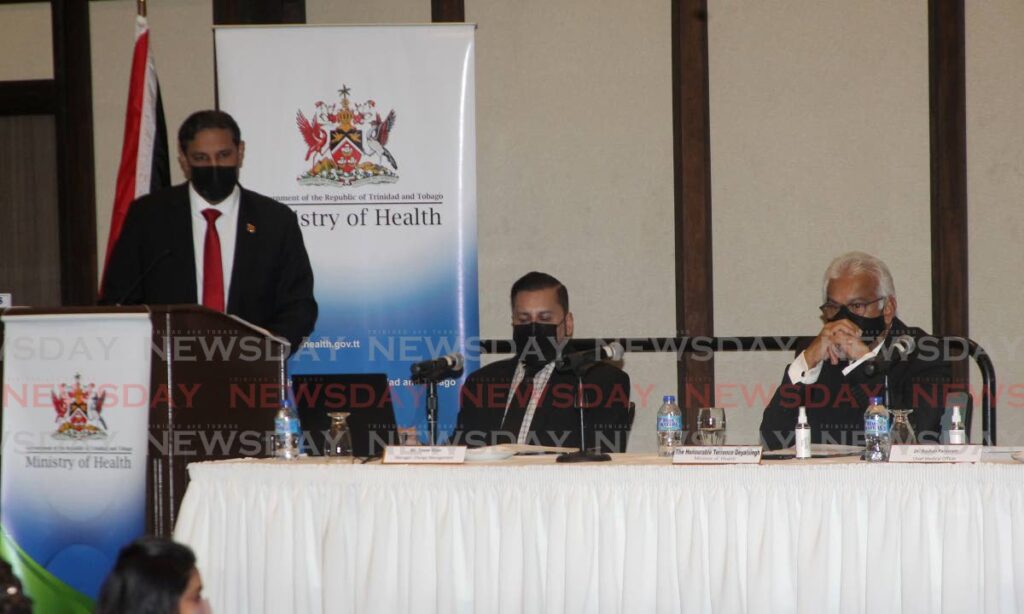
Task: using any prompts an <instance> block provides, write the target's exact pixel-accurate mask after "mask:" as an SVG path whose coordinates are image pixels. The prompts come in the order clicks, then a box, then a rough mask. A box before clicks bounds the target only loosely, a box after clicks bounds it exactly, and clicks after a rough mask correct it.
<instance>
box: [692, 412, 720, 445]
mask: <svg viewBox="0 0 1024 614" xmlns="http://www.w3.org/2000/svg"><path fill="white" fill-rule="evenodd" d="M697 444H698V445H702V446H723V445H725V409H723V408H721V407H701V408H700V409H699V410H698V411H697Z"/></svg>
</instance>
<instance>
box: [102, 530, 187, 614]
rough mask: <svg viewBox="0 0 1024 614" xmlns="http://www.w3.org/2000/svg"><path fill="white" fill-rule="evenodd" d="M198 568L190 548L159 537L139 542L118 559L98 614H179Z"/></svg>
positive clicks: (133, 544) (107, 580) (103, 594)
mask: <svg viewBox="0 0 1024 614" xmlns="http://www.w3.org/2000/svg"><path fill="white" fill-rule="evenodd" d="M195 567H196V556H195V555H194V554H192V550H191V549H189V547H188V546H183V545H182V544H179V543H177V542H173V541H171V540H169V539H162V538H159V537H143V538H140V539H137V540H135V541H133V542H132V543H130V544H128V545H127V546H125V547H124V548H122V549H121V553H120V554H119V555H118V556H117V563H115V564H114V569H113V570H111V572H110V575H108V576H107V579H106V580H104V581H103V587H102V588H100V596H99V599H98V600H97V601H96V610H95V614H172V613H175V612H177V611H178V602H179V600H180V599H181V596H182V594H183V593H184V592H185V588H186V587H187V586H188V581H189V579H190V578H191V576H192V570H193V569H195Z"/></svg>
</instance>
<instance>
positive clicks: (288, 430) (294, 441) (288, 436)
mask: <svg viewBox="0 0 1024 614" xmlns="http://www.w3.org/2000/svg"><path fill="white" fill-rule="evenodd" d="M301 434H302V429H301V427H300V426H299V415H298V413H297V412H296V411H295V406H294V405H292V402H291V400H290V399H289V398H288V396H285V398H284V399H282V400H281V409H279V410H277V414H276V415H275V416H274V456H276V457H277V458H283V459H285V460H294V459H296V458H298V457H299V439H300V437H301Z"/></svg>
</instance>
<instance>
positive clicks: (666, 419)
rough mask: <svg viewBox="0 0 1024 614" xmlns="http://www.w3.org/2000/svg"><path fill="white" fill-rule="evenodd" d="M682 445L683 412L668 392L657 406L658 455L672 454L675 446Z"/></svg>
mask: <svg viewBox="0 0 1024 614" xmlns="http://www.w3.org/2000/svg"><path fill="white" fill-rule="evenodd" d="M681 445H683V412H682V411H680V409H679V406H678V405H676V398H675V397H674V396H672V395H670V394H668V395H665V397H664V398H663V399H662V403H661V407H660V408H658V456H672V453H673V452H674V451H675V449H676V447H677V446H681Z"/></svg>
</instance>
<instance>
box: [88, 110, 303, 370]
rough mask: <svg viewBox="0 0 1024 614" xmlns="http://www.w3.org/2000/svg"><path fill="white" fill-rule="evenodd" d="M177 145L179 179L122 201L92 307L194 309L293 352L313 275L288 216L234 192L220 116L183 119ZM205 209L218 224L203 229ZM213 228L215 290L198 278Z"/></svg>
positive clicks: (225, 119) (236, 155)
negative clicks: (217, 314)
mask: <svg viewBox="0 0 1024 614" xmlns="http://www.w3.org/2000/svg"><path fill="white" fill-rule="evenodd" d="M178 144H179V156H178V161H179V163H180V164H181V168H182V171H183V172H184V174H185V176H186V177H187V178H188V179H189V181H188V183H184V184H181V185H178V186H174V187H171V188H167V189H165V190H161V191H159V192H155V193H153V194H149V195H146V196H143V197H142V198H140V199H138V200H137V201H135V202H134V203H132V205H131V207H130V208H129V209H128V215H127V217H126V218H125V222H124V226H123V228H122V229H121V234H120V236H119V237H118V241H117V244H116V245H115V247H114V250H113V252H112V253H111V257H110V261H109V263H108V264H107V267H106V271H105V273H104V283H103V292H102V297H101V303H105V304H114V303H119V304H123V305H139V304H191V303H201V304H204V305H207V306H209V307H211V308H213V309H217V310H219V311H226V312H227V313H230V314H234V315H237V316H239V317H241V318H242V319H244V320H247V321H249V322H252V323H253V324H256V325H258V326H262V327H263V328H266V329H267V330H269V331H270V332H272V333H274V334H276V335H279V336H281V337H284V338H286V339H287V340H288V341H289V343H290V344H291V351H292V352H293V353H294V352H295V351H296V350H297V349H298V348H299V344H300V343H301V342H302V340H303V338H304V337H306V336H308V335H309V333H310V332H312V330H313V326H314V324H315V323H316V318H317V304H316V300H315V299H314V298H313V270H312V268H311V267H310V264H309V256H308V255H307V253H306V247H305V244H304V243H303V241H302V232H301V231H300V230H299V225H298V220H297V218H296V216H295V213H294V212H293V211H292V210H291V209H289V208H288V207H286V206H285V205H282V204H281V203H278V202H277V201H274V200H271V199H270V198H267V197H266V196H262V195H260V194H257V193H256V192H253V191H250V190H246V189H244V188H242V187H241V186H239V185H238V169H239V167H240V166H241V164H242V160H243V158H244V154H245V143H244V142H242V141H241V133H240V131H239V128H238V125H237V124H236V123H235V120H234V119H233V118H231V116H230V115H228V114H227V113H224V112H221V111H198V112H196V113H193V114H192V115H191V116H190V117H189V118H188V119H186V120H185V122H184V123H183V124H182V126H181V129H180V130H179V132H178ZM207 210H209V211H212V212H216V214H217V215H216V217H217V218H219V217H220V215H224V216H225V217H224V219H223V220H221V221H220V223H218V222H216V220H214V221H212V222H207V221H206V220H205V219H204V217H203V215H205V213H203V212H205V211H207ZM201 214H202V215H201ZM214 224H215V225H216V226H215V227H216V228H217V229H218V230H219V233H220V234H219V235H218V242H219V241H223V244H221V243H218V247H219V246H220V245H223V251H222V252H221V259H220V263H221V265H222V266H223V265H225V264H226V265H227V266H226V267H223V271H225V272H226V273H225V274H226V275H227V277H224V275H217V276H216V279H217V280H218V281H219V282H220V283H219V286H211V285H210V284H209V283H207V282H212V281H214V280H213V278H214V277H215V276H213V275H211V276H210V277H211V279H206V272H205V271H206V270H207V269H206V268H205V266H206V265H207V264H208V263H207V261H206V258H207V256H208V254H207V252H206V245H207V244H208V243H207V240H209V239H210V237H209V236H208V235H209V232H210V225H214ZM197 229H198V230H199V231H200V232H196V230H197ZM232 229H233V231H232ZM204 233H206V234H205V235H204ZM232 236H233V237H234V238H233V249H232V248H231V245H232V241H231V239H230V237H232ZM210 251H211V253H212V252H213V251H214V250H210ZM197 262H198V264H199V266H198V267H197ZM210 266H211V268H210V269H209V270H211V271H212V270H218V268H213V267H214V265H213V264H212V263H210ZM200 275H203V276H204V281H203V284H200V283H199V282H198V279H197V278H198V277H199V276H200Z"/></svg>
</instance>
